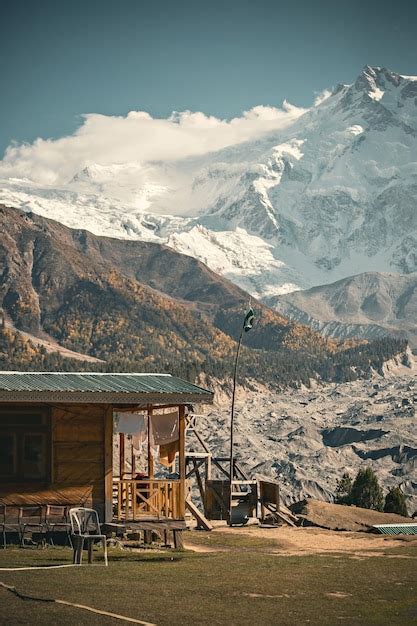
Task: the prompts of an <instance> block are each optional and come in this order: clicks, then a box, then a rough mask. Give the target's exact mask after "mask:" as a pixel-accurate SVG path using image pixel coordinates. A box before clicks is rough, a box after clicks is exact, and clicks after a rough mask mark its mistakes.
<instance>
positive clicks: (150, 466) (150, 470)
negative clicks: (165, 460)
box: [148, 406, 154, 478]
mask: <svg viewBox="0 0 417 626" xmlns="http://www.w3.org/2000/svg"><path fill="white" fill-rule="evenodd" d="M151 418H152V407H151V406H149V407H148V476H149V478H154V462H153V456H152V446H151Z"/></svg>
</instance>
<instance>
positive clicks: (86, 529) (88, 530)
mask: <svg viewBox="0 0 417 626" xmlns="http://www.w3.org/2000/svg"><path fill="white" fill-rule="evenodd" d="M69 516H70V521H71V541H72V545H73V550H74V557H73V563H74V564H76V565H81V564H82V558H83V556H82V555H83V549H84V543H85V542H86V543H87V549H88V562H89V563H92V562H93V544H94V543H95V541H97V540H99V541H100V542H101V543H102V545H103V550H104V564H105V565H106V566H107V565H108V561H107V543H106V535H103V534H102V532H101V527H100V522H99V519H98V513H97V511H95V510H94V509H85V508H84V507H75V508H73V509H70V511H69Z"/></svg>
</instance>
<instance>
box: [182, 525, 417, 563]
mask: <svg viewBox="0 0 417 626" xmlns="http://www.w3.org/2000/svg"><path fill="white" fill-rule="evenodd" d="M199 534H200V531H190V533H187V534H186V535H185V547H186V548H187V549H189V550H193V551H195V552H217V551H223V550H229V549H230V548H231V545H230V541H229V538H230V539H232V538H233V539H236V540H237V539H238V538H239V537H241V538H243V537H244V536H247V537H248V538H252V539H258V540H260V541H264V542H265V550H266V551H267V552H268V553H269V554H277V555H279V556H303V555H309V554H316V555H317V554H325V555H331V554H334V555H337V554H344V555H349V556H351V557H352V558H357V559H359V558H365V557H369V556H375V557H378V556H389V557H390V558H397V557H401V556H402V555H401V554H399V555H397V554H389V555H387V550H389V549H390V548H400V547H401V546H402V545H404V546H405V545H407V546H416V547H417V536H412V535H411V536H398V537H388V536H385V535H374V534H370V533H363V532H343V531H333V530H326V529H323V528H314V527H309V528H291V527H288V526H280V527H278V528H261V527H259V526H256V525H253V526H244V527H234V528H230V527H229V526H227V525H226V524H225V523H224V522H219V523H218V524H216V526H215V528H214V529H213V530H212V531H211V534H213V535H215V537H213V539H215V540H214V541H213V543H214V544H215V545H213V546H210V545H207V544H209V543H210V539H207V541H203V542H200V541H199ZM205 537H206V538H207V537H209V534H208V533H205ZM221 538H223V539H224V545H223V544H222V541H221ZM233 544H234V542H233Z"/></svg>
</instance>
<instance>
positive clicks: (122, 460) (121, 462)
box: [119, 433, 125, 480]
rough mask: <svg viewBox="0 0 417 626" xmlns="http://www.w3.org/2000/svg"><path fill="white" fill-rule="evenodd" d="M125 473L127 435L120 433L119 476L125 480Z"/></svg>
mask: <svg viewBox="0 0 417 626" xmlns="http://www.w3.org/2000/svg"><path fill="white" fill-rule="evenodd" d="M124 475H125V435H124V433H119V477H120V480H123V478H124Z"/></svg>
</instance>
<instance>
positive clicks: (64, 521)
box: [45, 504, 72, 548]
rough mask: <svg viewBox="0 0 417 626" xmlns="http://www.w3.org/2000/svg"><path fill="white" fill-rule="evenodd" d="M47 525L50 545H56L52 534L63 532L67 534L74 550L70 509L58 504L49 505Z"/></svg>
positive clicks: (46, 518)
mask: <svg viewBox="0 0 417 626" xmlns="http://www.w3.org/2000/svg"><path fill="white" fill-rule="evenodd" d="M45 523H46V529H47V531H48V539H49V543H50V544H51V545H52V546H53V545H54V540H53V537H52V533H54V532H59V531H63V532H65V534H66V537H67V541H68V543H69V545H70V546H71V548H72V542H71V524H70V522H69V520H68V507H66V506H63V505H57V504H47V505H46V515H45Z"/></svg>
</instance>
